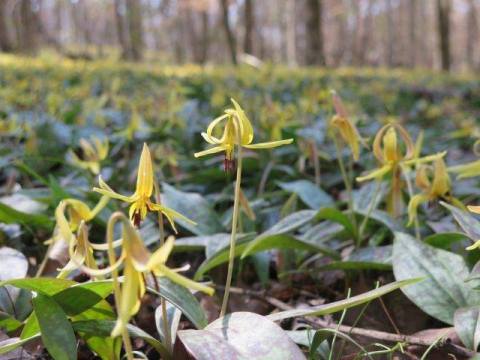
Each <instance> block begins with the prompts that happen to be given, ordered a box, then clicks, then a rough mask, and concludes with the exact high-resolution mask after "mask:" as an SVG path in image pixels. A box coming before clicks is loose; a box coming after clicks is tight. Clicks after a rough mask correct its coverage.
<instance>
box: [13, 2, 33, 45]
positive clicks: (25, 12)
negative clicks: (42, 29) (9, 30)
mask: <svg viewBox="0 0 480 360" xmlns="http://www.w3.org/2000/svg"><path fill="white" fill-rule="evenodd" d="M19 6H20V9H19V10H20V11H19V18H18V20H19V21H18V23H17V29H18V31H17V34H18V50H19V51H20V52H23V53H26V54H34V53H35V52H36V51H37V47H38V41H37V35H38V34H37V31H36V30H37V28H38V26H37V25H38V23H37V21H38V17H37V14H36V13H35V12H33V9H32V2H31V1H30V0H21V1H20V3H19Z"/></svg>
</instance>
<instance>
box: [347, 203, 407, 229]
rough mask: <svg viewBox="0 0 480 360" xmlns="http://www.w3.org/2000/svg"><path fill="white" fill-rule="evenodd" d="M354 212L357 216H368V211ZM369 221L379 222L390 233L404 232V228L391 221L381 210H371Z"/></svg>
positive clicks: (393, 220) (358, 210)
mask: <svg viewBox="0 0 480 360" xmlns="http://www.w3.org/2000/svg"><path fill="white" fill-rule="evenodd" d="M355 212H356V213H357V214H360V215H363V216H367V214H368V209H365V208H363V209H356V210H355ZM369 220H375V221H376V222H379V223H380V224H382V225H385V226H386V227H387V228H388V229H389V230H390V231H392V232H395V231H404V230H405V228H404V227H403V226H402V225H401V224H399V223H398V222H397V221H396V220H395V219H393V218H392V217H391V216H390V215H389V214H388V213H386V212H385V211H382V210H376V209H375V210H373V211H372V212H371V213H370V216H369Z"/></svg>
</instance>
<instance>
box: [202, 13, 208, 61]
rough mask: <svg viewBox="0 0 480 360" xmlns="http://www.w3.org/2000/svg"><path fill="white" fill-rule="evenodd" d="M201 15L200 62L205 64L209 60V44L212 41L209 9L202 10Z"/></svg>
mask: <svg viewBox="0 0 480 360" xmlns="http://www.w3.org/2000/svg"><path fill="white" fill-rule="evenodd" d="M200 16H201V18H202V37H201V48H200V49H201V51H200V64H205V63H206V62H207V60H208V46H209V42H210V31H209V28H208V11H207V10H202V12H201V14H200Z"/></svg>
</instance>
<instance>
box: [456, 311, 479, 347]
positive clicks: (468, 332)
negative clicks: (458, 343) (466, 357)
mask: <svg viewBox="0 0 480 360" xmlns="http://www.w3.org/2000/svg"><path fill="white" fill-rule="evenodd" d="M453 323H454V326H455V331H456V332H457V335H458V337H459V338H460V340H462V342H463V344H464V345H465V346H466V347H467V348H469V349H472V350H474V351H477V349H478V345H479V344H480V307H479V306H472V307H468V308H460V309H457V311H455V315H454V317H453Z"/></svg>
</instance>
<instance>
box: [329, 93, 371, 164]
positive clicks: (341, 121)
mask: <svg viewBox="0 0 480 360" xmlns="http://www.w3.org/2000/svg"><path fill="white" fill-rule="evenodd" d="M332 99H333V106H334V108H335V112H336V115H334V116H333V117H332V119H331V120H330V123H329V125H330V128H331V129H332V130H337V131H338V132H339V134H340V136H341V137H342V139H343V141H345V143H346V144H347V145H348V146H349V147H350V150H351V151H352V156H353V160H355V161H358V158H359V156H360V144H363V145H365V143H364V141H363V139H362V138H361V136H360V133H359V132H358V129H357V127H356V126H355V124H354V123H353V122H352V121H351V120H350V118H349V116H348V113H347V111H346V110H345V107H344V106H343V103H342V100H341V98H340V97H339V96H338V95H337V93H336V92H335V91H332ZM332 136H336V134H335V133H333V134H332Z"/></svg>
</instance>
